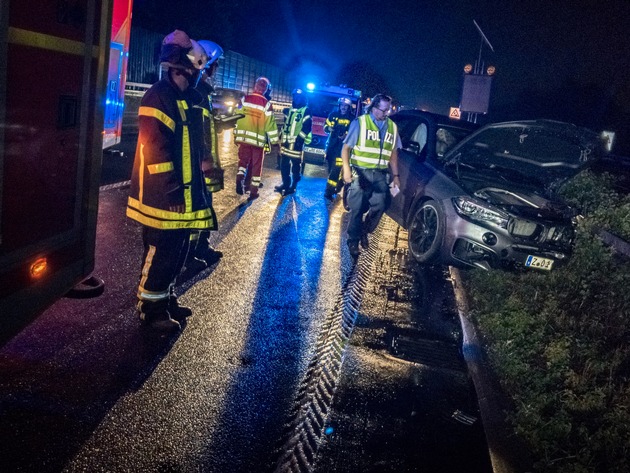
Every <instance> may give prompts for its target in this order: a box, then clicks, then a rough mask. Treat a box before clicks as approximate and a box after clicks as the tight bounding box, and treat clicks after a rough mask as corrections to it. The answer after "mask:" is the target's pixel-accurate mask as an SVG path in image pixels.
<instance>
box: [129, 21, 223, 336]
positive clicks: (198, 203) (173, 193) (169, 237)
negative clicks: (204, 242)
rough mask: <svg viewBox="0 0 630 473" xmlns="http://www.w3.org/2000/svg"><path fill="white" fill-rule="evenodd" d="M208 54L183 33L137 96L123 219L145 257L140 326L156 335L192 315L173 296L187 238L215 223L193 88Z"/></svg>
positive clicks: (174, 36)
mask: <svg viewBox="0 0 630 473" xmlns="http://www.w3.org/2000/svg"><path fill="white" fill-rule="evenodd" d="M207 60H208V59H207V56H206V54H205V51H204V50H203V48H202V47H201V46H199V44H198V43H197V42H196V41H194V40H191V39H190V38H189V37H188V35H187V34H186V33H184V32H183V31H179V30H175V31H174V32H173V33H171V34H169V35H167V36H166V37H165V38H164V41H163V43H162V47H161V51H160V61H161V63H162V66H163V67H165V68H166V69H167V73H166V77H164V78H163V79H162V80H160V81H159V82H157V83H156V84H154V85H153V86H152V87H151V88H150V89H149V90H148V91H147V92H146V94H145V95H144V97H143V98H142V102H141V104H140V109H139V112H138V114H139V118H138V145H137V148H136V155H135V159H134V165H133V171H132V176H131V185H130V191H129V192H130V195H129V199H128V202H127V216H128V217H129V218H131V219H133V220H136V221H137V222H139V223H141V224H142V225H143V231H142V239H143V243H144V254H143V262H142V270H141V278H140V283H139V286H138V294H137V295H138V305H137V311H138V314H139V317H140V319H141V320H143V321H144V322H146V323H147V324H148V325H149V326H150V327H152V328H155V329H160V330H178V329H180V328H181V326H180V323H179V321H178V320H183V319H184V318H185V317H187V316H189V315H191V314H192V312H191V310H190V309H188V308H186V307H182V306H180V305H179V304H178V302H177V297H176V296H175V293H174V291H173V287H174V283H175V278H176V277H177V275H178V274H179V272H180V271H181V269H182V267H183V265H184V261H185V259H186V254H187V252H188V248H189V244H190V232H191V231H193V230H196V231H198V230H207V229H209V228H212V227H213V226H214V225H215V222H214V219H213V214H212V211H211V209H210V206H209V205H208V202H207V200H206V192H205V191H204V186H205V183H204V176H203V173H202V169H201V162H202V160H203V158H204V156H207V151H206V150H205V149H204V147H205V143H204V137H203V120H202V114H201V113H200V112H198V110H199V109H195V107H196V106H198V105H199V104H201V102H202V97H201V95H200V94H199V92H197V91H196V90H195V89H194V88H193V87H192V85H194V84H195V83H196V81H197V78H198V75H199V74H201V71H202V70H203V69H204V68H205V66H206V62H207Z"/></svg>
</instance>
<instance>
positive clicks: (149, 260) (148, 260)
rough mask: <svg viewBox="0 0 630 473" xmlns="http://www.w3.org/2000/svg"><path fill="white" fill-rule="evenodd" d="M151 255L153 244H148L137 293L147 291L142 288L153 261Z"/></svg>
mask: <svg viewBox="0 0 630 473" xmlns="http://www.w3.org/2000/svg"><path fill="white" fill-rule="evenodd" d="M153 255H155V246H153V245H149V251H147V257H146V258H145V259H144V264H143V265H142V273H141V274H142V277H141V278H140V284H139V287H138V295H140V294H143V293H146V292H147V291H146V290H145V289H144V285H145V284H146V282H147V278H148V277H149V270H150V269H151V264H152V263H153Z"/></svg>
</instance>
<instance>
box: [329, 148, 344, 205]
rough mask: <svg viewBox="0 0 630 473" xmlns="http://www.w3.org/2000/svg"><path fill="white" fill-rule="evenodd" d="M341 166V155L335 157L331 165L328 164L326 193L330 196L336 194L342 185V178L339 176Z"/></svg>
mask: <svg viewBox="0 0 630 473" xmlns="http://www.w3.org/2000/svg"><path fill="white" fill-rule="evenodd" d="M342 167H343V161H342V159H341V156H339V157H338V158H336V159H335V162H334V163H333V165H332V166H329V174H328V181H327V182H326V191H325V193H326V195H327V196H329V197H332V196H333V195H335V194H338V193H339V191H340V190H341V188H342V187H343V180H342V176H341V169H342Z"/></svg>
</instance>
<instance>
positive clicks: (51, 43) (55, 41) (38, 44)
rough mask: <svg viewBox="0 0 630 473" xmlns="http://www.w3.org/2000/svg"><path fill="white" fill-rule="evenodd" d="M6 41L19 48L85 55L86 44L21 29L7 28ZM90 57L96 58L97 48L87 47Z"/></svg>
mask: <svg viewBox="0 0 630 473" xmlns="http://www.w3.org/2000/svg"><path fill="white" fill-rule="evenodd" d="M7 40H8V42H9V43H12V44H19V45H20V46H30V47H33V48H40V49H48V50H50V51H59V52H62V53H67V54H74V55H77V56H83V55H84V54H85V47H86V43H82V42H80V41H74V40H71V39H66V38H60V37H59V36H52V35H48V34H43V33H37V32H35V31H29V30H24V29H22V28H15V27H14V26H10V27H9V34H8V36H7ZM88 48H89V50H90V53H91V55H92V57H98V50H99V48H98V46H89V45H88Z"/></svg>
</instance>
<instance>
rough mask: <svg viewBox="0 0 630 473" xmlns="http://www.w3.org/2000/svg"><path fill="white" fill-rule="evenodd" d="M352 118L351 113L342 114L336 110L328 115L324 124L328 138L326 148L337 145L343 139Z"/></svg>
mask: <svg viewBox="0 0 630 473" xmlns="http://www.w3.org/2000/svg"><path fill="white" fill-rule="evenodd" d="M352 120H354V117H353V116H352V114H350V113H346V114H345V115H342V114H341V112H340V111H338V110H337V111H336V112H331V113H330V115H328V118H327V119H326V124H325V125H324V131H325V132H326V133H328V139H327V140H326V149H327V150H328V149H331V148H332V147H333V146H338V145H339V144H340V143H341V142H342V141H343V139H344V138H345V135H346V132H347V131H348V127H349V126H350V123H351V122H352Z"/></svg>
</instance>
